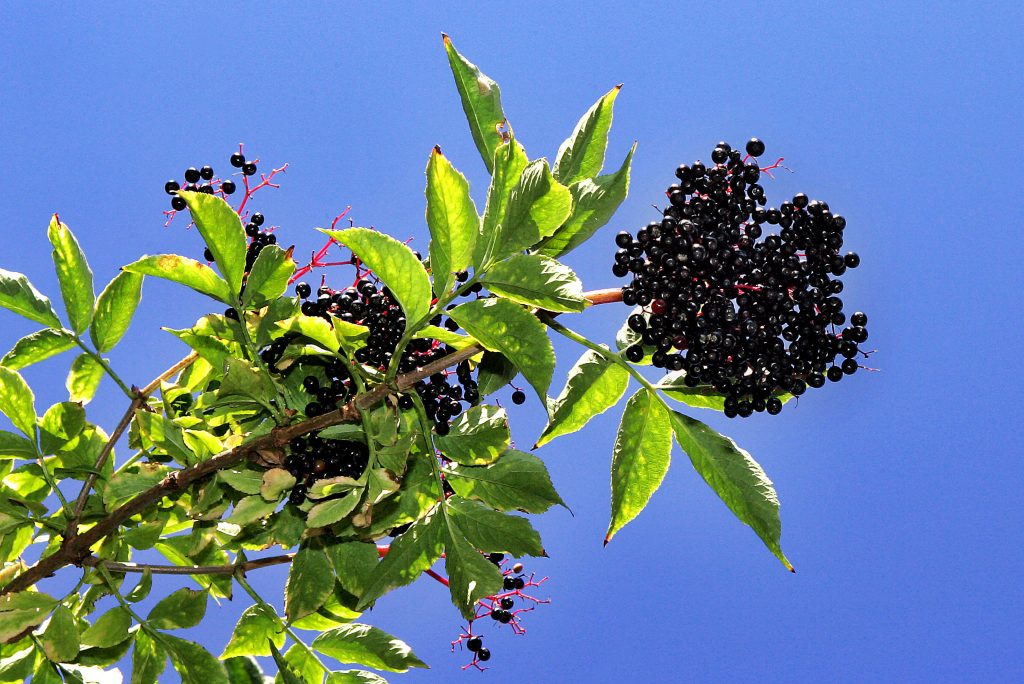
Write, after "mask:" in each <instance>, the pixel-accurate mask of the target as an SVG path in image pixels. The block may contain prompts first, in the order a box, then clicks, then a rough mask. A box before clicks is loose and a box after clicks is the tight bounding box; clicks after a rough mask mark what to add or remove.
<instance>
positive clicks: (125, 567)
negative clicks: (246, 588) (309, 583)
mask: <svg viewBox="0 0 1024 684" xmlns="http://www.w3.org/2000/svg"><path fill="white" fill-rule="evenodd" d="M294 558H295V554H294V553H284V554H281V555H280V556H267V557H266V558H256V559H253V560H251V561H245V562H244V563H231V564H228V565H150V564H147V563H119V562H117V561H109V560H103V559H102V558H97V557H96V556H89V557H88V558H84V559H83V560H82V565H88V566H92V567H95V566H99V565H102V566H103V567H104V568H106V569H107V570H109V571H111V572H146V571H147V570H148V571H149V572H151V573H152V574H154V575H233V574H235V573H236V572H238V571H239V570H240V571H241V572H242V574H245V573H247V572H248V571H250V570H259V569H260V568H269V567H271V566H274V565H285V564H287V563H291V562H292V560H293V559H294Z"/></svg>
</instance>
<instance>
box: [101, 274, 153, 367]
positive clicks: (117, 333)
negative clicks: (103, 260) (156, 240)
mask: <svg viewBox="0 0 1024 684" xmlns="http://www.w3.org/2000/svg"><path fill="white" fill-rule="evenodd" d="M141 299H142V276H141V275H140V274H138V273H133V272H131V271H127V270H122V271H121V272H120V273H118V274H117V275H116V276H115V277H114V280H113V281H111V282H110V284H109V285H108V286H106V287H105V288H103V291H102V292H100V293H99V299H97V300H96V315H95V316H94V317H93V320H92V328H91V329H90V330H89V336H90V337H91V338H92V343H93V344H95V345H96V351H98V352H100V353H103V352H104V351H110V350H111V349H113V348H114V347H115V346H116V345H117V343H118V342H120V341H121V338H122V337H124V334H125V333H126V332H127V331H128V326H129V325H130V324H131V319H132V316H134V315H135V309H136V308H137V307H138V303H139V301H140V300H141Z"/></svg>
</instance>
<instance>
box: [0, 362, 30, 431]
mask: <svg viewBox="0 0 1024 684" xmlns="http://www.w3.org/2000/svg"><path fill="white" fill-rule="evenodd" d="M0 412H3V414H4V415H5V416H7V417H8V418H10V419H11V422H12V423H13V424H14V427H16V428H18V429H19V430H21V431H22V432H24V433H25V435H26V436H28V437H29V438H30V439H35V436H36V408H35V395H33V394H32V390H31V389H30V388H29V386H28V383H26V382H25V379H24V378H22V377H21V374H20V373H18V371H14V370H11V369H10V368H4V367H3V366H0Z"/></svg>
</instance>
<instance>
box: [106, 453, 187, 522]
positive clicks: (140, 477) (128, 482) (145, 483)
mask: <svg viewBox="0 0 1024 684" xmlns="http://www.w3.org/2000/svg"><path fill="white" fill-rule="evenodd" d="M169 472H171V471H170V468H168V467H167V466H162V465H160V464H159V463H139V464H137V465H133V466H130V467H129V468H126V469H125V470H122V471H120V472H119V473H117V474H116V475H114V476H113V477H112V478H110V480H109V481H108V482H107V486H106V487H105V488H104V489H103V505H104V506H106V508H107V510H108V511H110V510H113V509H114V508H115V507H116V506H117V505H118V504H119V503H121V502H122V501H125V500H126V499H130V498H132V497H133V496H135V495H136V494H141V493H142V492H144V491H146V490H147V489H149V488H150V487H153V486H155V485H157V484H159V483H160V481H161V480H163V479H164V477H166V476H167V474H168V473H169Z"/></svg>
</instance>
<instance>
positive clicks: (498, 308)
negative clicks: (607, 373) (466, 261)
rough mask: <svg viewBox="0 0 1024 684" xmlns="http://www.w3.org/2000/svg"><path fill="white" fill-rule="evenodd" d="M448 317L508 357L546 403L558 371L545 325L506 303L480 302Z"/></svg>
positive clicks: (458, 307)
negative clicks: (549, 387) (554, 376)
mask: <svg viewBox="0 0 1024 684" xmlns="http://www.w3.org/2000/svg"><path fill="white" fill-rule="evenodd" d="M448 314H449V315H450V316H451V317H452V318H454V319H455V321H456V322H457V323H458V324H459V325H460V326H462V328H463V329H464V330H466V332H468V333H469V334H470V335H472V336H473V337H475V338H476V339H477V340H479V342H480V344H481V345H483V346H484V347H486V348H487V349H489V350H491V351H497V352H501V353H502V354H504V355H505V356H506V357H507V358H508V360H509V361H511V362H512V363H513V364H514V365H515V366H516V368H518V369H519V372H521V373H522V374H523V377H524V378H526V381H527V382H529V383H530V385H532V386H533V389H534V390H536V392H537V396H538V397H540V400H541V402H542V403H543V402H545V400H546V397H547V391H548V386H549V385H550V384H551V376H552V374H553V373H554V370H555V350H554V347H552V346H551V340H549V339H548V336H547V330H546V328H545V327H544V324H543V323H541V322H540V321H538V320H537V318H536V317H535V316H534V315H532V314H531V313H529V312H528V311H527V310H526V309H524V308H523V307H521V306H519V305H518V304H514V303H512V302H510V301H508V300H505V299H477V300H475V301H472V302H468V303H466V304H461V305H459V306H457V307H455V308H454V309H452V310H451V311H449V312H448Z"/></svg>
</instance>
